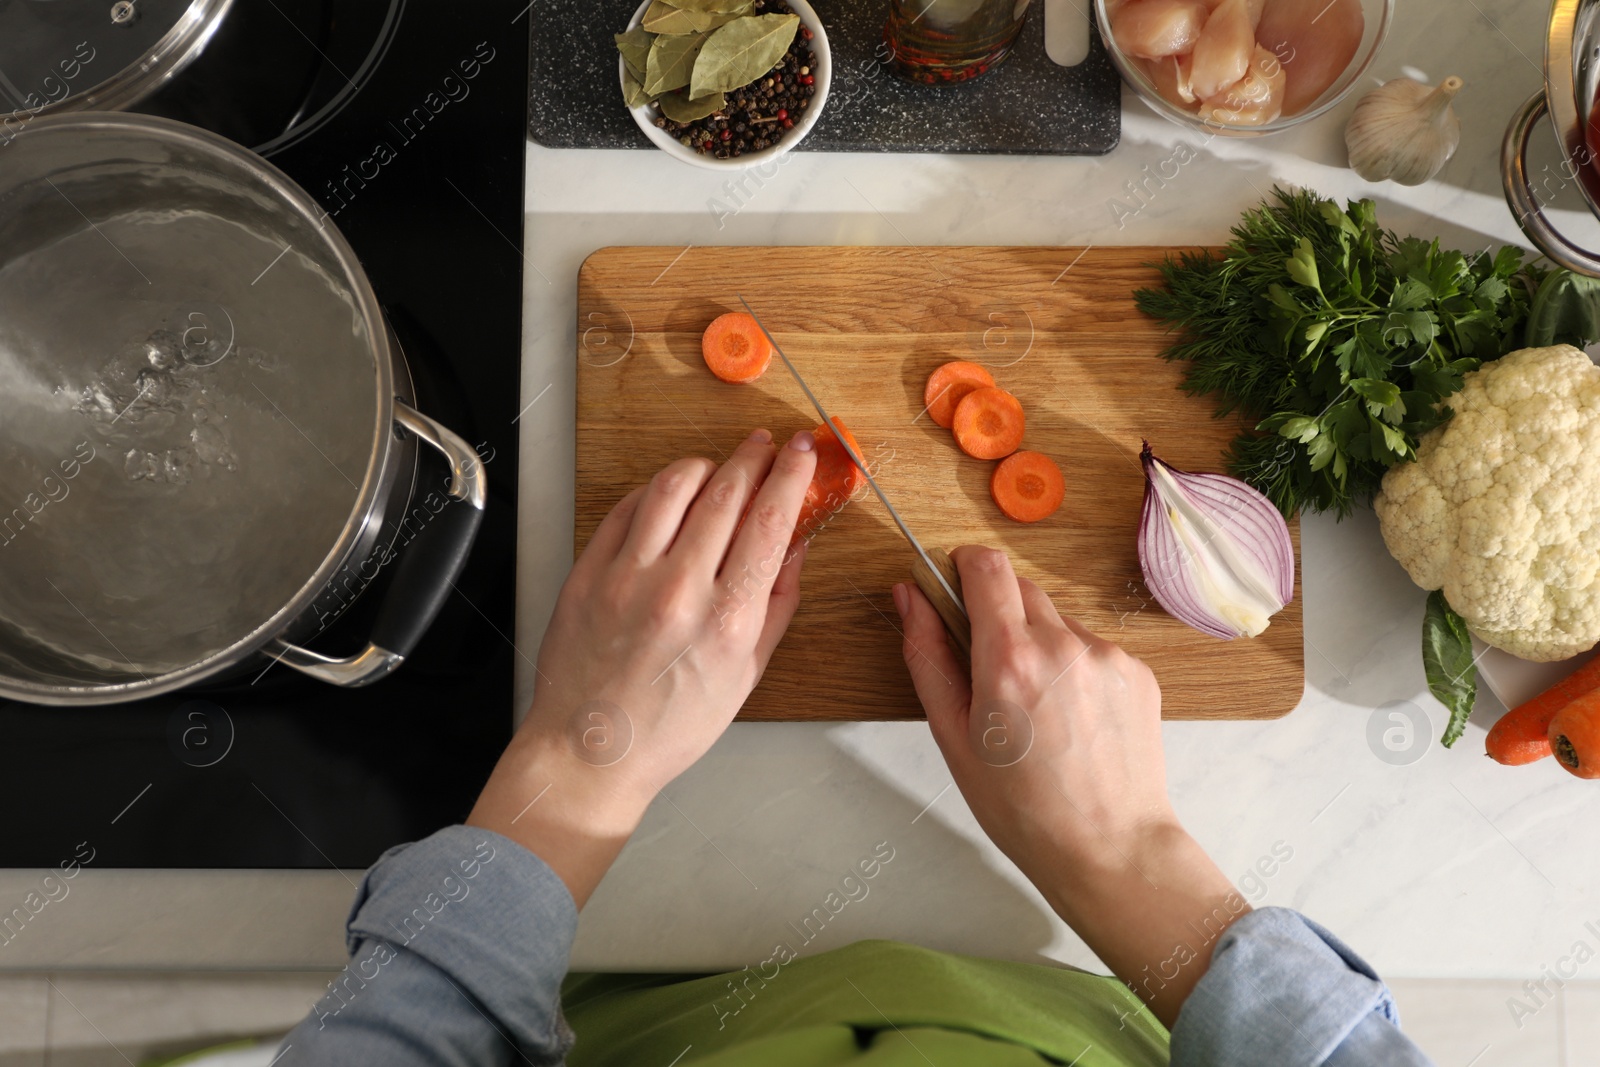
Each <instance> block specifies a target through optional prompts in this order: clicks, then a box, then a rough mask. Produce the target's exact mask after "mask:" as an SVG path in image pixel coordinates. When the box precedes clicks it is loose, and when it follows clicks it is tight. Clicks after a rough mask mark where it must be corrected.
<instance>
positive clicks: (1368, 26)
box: [1094, 0, 1394, 137]
mask: <svg viewBox="0 0 1600 1067" xmlns="http://www.w3.org/2000/svg"><path fill="white" fill-rule="evenodd" d="M1135 2H1136V0H1135ZM1360 2H1361V13H1362V16H1363V22H1364V23H1365V25H1364V27H1363V30H1362V35H1361V44H1360V45H1359V46H1358V47H1357V48H1356V54H1355V55H1354V56H1353V57H1351V60H1350V63H1349V65H1347V66H1346V67H1345V69H1344V72H1343V73H1342V74H1340V75H1339V77H1338V79H1337V80H1335V81H1334V83H1333V84H1332V85H1330V86H1328V88H1327V89H1326V90H1324V91H1323V93H1322V95H1321V96H1319V97H1317V99H1316V100H1314V101H1312V103H1311V106H1309V107H1307V108H1305V109H1304V110H1303V111H1299V112H1297V113H1295V114H1293V115H1284V116H1282V117H1280V118H1277V119H1274V120H1273V121H1271V122H1263V123H1260V124H1257V125H1246V124H1242V123H1229V122H1222V121H1221V120H1219V119H1215V118H1202V117H1201V116H1200V115H1199V114H1197V113H1196V112H1194V111H1190V110H1188V109H1186V108H1184V107H1182V106H1180V105H1178V104H1174V103H1172V102H1171V101H1170V100H1168V99H1167V98H1166V97H1164V96H1162V95H1161V93H1160V92H1159V91H1157V89H1156V86H1155V83H1154V82H1152V81H1151V80H1150V76H1149V75H1148V74H1146V73H1145V71H1144V68H1143V67H1142V66H1141V65H1140V64H1139V61H1138V60H1137V59H1135V58H1133V57H1132V56H1129V55H1127V54H1125V53H1124V52H1123V51H1122V50H1121V49H1120V48H1118V47H1117V42H1116V41H1115V40H1113V39H1112V36H1111V19H1110V17H1109V16H1108V15H1107V13H1106V12H1107V8H1109V7H1115V6H1116V4H1115V2H1114V0H1094V18H1095V25H1097V26H1098V27H1099V28H1100V39H1101V40H1102V41H1104V42H1105V46H1106V51H1107V52H1109V53H1110V54H1111V62H1112V63H1113V64H1115V65H1116V68H1117V71H1118V72H1119V73H1120V74H1121V75H1122V80H1123V81H1124V82H1125V83H1127V84H1128V85H1130V86H1132V87H1133V91H1134V92H1135V93H1137V94H1138V95H1139V99H1141V100H1143V101H1144V102H1145V106H1147V107H1149V108H1150V110H1152V111H1154V112H1155V113H1156V114H1158V115H1160V116H1162V117H1163V118H1166V119H1170V120H1171V121H1173V122H1175V123H1177V124H1178V125H1179V126H1185V127H1188V128H1189V129H1193V130H1204V131H1207V132H1208V133H1211V134H1221V135H1222V136H1225V137H1259V136H1261V135H1262V134H1268V133H1277V132H1279V131H1280V130H1287V129H1290V128H1291V127H1294V126H1298V125H1300V124H1301V123H1303V122H1309V121H1310V120H1312V119H1314V118H1316V117H1317V116H1319V115H1322V114H1324V113H1325V112H1327V111H1330V110H1331V109H1333V108H1334V107H1336V106H1337V105H1338V104H1339V102H1340V101H1341V100H1343V99H1344V98H1345V97H1346V96H1348V95H1349V94H1350V90H1351V89H1353V88H1355V87H1356V85H1357V84H1358V83H1359V82H1360V81H1361V80H1362V76H1363V75H1365V74H1366V72H1367V69H1368V68H1369V67H1370V66H1371V65H1372V61H1373V60H1374V59H1376V58H1377V56H1378V51H1379V49H1381V48H1382V47H1383V41H1384V38H1385V37H1387V36H1388V35H1389V24H1390V22H1391V21H1392V20H1393V18H1394V0H1360Z"/></svg>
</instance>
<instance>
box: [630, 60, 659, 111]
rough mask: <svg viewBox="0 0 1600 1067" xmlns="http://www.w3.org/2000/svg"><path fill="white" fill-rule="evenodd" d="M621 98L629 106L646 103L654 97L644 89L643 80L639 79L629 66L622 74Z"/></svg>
mask: <svg viewBox="0 0 1600 1067" xmlns="http://www.w3.org/2000/svg"><path fill="white" fill-rule="evenodd" d="M622 99H623V101H624V102H625V103H626V104H627V105H628V106H629V107H638V106H639V105H640V104H648V103H649V102H650V101H651V100H654V99H655V97H653V96H651V95H650V94H649V93H647V92H645V91H644V82H642V81H640V80H639V78H638V76H637V75H635V74H634V73H633V70H632V68H629V69H628V70H627V71H626V72H625V73H624V74H623V75H622Z"/></svg>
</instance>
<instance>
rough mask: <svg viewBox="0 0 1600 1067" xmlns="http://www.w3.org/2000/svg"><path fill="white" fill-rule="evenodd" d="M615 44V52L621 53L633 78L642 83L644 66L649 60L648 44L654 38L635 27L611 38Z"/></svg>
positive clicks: (647, 32)
mask: <svg viewBox="0 0 1600 1067" xmlns="http://www.w3.org/2000/svg"><path fill="white" fill-rule="evenodd" d="M612 40H614V41H616V42H617V51H618V52H621V53H622V61H623V62H624V63H626V64H627V65H628V69H629V70H631V71H633V75H634V77H635V78H638V79H639V80H640V81H641V82H642V81H644V68H645V64H646V63H647V62H649V59H650V43H651V42H652V41H653V40H655V38H654V37H653V36H652V35H651V34H650V32H649V31H647V30H646V29H644V27H642V26H635V27H634V28H633V29H631V30H629V31H628V32H627V33H618V34H614V35H613V36H612Z"/></svg>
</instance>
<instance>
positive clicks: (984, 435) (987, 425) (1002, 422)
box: [950, 385, 1024, 459]
mask: <svg viewBox="0 0 1600 1067" xmlns="http://www.w3.org/2000/svg"><path fill="white" fill-rule="evenodd" d="M1023 421H1024V420H1023V418H1022V404H1021V402H1019V401H1018V400H1017V398H1016V397H1014V396H1012V395H1011V394H1010V393H1008V392H1006V391H1005V390H1004V389H997V388H995V387H994V386H992V385H990V386H984V387H982V388H978V389H974V390H973V391H972V392H970V393H968V394H967V395H966V396H964V397H962V398H961V403H959V404H957V405H956V416H955V420H954V421H953V422H952V423H951V425H950V429H951V430H952V431H954V433H955V435H956V444H958V445H960V446H961V451H963V452H965V453H966V454H967V455H969V456H972V457H973V458H974V459H1000V458H1001V457H1003V456H1009V455H1011V453H1013V452H1015V451H1016V450H1017V446H1018V445H1020V444H1022V428H1023Z"/></svg>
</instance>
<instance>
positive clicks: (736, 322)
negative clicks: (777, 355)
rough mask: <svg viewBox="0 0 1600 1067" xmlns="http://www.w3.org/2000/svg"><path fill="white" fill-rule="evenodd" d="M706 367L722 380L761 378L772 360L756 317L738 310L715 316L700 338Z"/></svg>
mask: <svg viewBox="0 0 1600 1067" xmlns="http://www.w3.org/2000/svg"><path fill="white" fill-rule="evenodd" d="M700 354H701V355H703V356H704V357H705V360H706V366H708V367H710V368H711V373H712V374H715V375H716V376H717V377H718V378H721V379H722V380H723V381H725V382H733V383H734V384H735V385H743V384H745V383H746V382H753V381H755V380H756V379H757V378H759V377H761V375H762V372H764V371H765V370H766V369H767V364H769V363H771V362H772V342H771V341H769V340H767V335H766V334H764V333H762V332H761V327H760V326H758V325H757V324H756V320H755V319H753V318H751V317H750V316H749V315H746V314H745V313H744V312H742V311H730V312H728V313H727V314H726V315H718V316H717V317H716V318H714V319H712V320H711V325H710V326H707V327H706V332H705V333H704V334H702V335H701V337H700Z"/></svg>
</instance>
